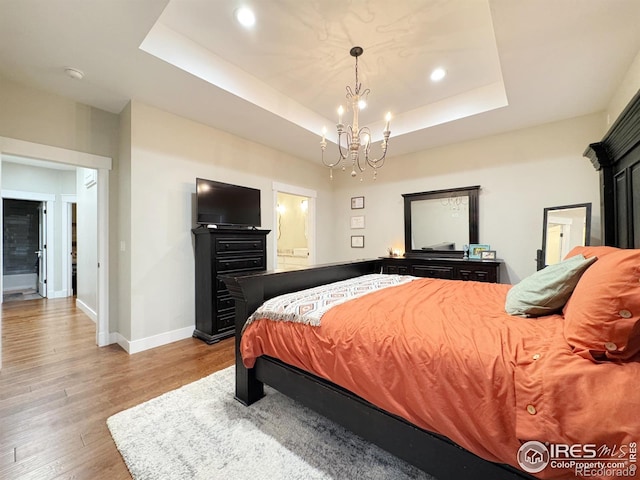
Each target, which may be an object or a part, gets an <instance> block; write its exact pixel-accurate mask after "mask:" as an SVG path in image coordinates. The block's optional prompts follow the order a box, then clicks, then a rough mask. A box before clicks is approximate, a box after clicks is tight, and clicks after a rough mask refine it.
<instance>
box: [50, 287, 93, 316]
mask: <svg viewBox="0 0 640 480" xmlns="http://www.w3.org/2000/svg"><path fill="white" fill-rule="evenodd" d="M71 295H73V293H72V292H71V291H69V290H58V291H57V292H53V293H52V294H51V296H50V297H49V298H67V297H70V296H71ZM83 312H84V310H83ZM87 315H88V314H87Z"/></svg>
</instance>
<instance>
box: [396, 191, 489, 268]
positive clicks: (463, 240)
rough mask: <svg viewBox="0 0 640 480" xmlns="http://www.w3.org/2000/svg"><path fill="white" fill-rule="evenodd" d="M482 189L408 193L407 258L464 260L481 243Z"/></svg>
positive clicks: (405, 228)
mask: <svg viewBox="0 0 640 480" xmlns="http://www.w3.org/2000/svg"><path fill="white" fill-rule="evenodd" d="M479 190H480V186H479V185H478V186H473V187H461V188H450V189H447V190H434V191H431V192H420V193H405V194H403V195H402V196H403V197H404V251H405V256H408V257H409V256H432V257H462V253H463V252H462V250H463V246H464V245H468V244H470V243H479V242H478V192H479Z"/></svg>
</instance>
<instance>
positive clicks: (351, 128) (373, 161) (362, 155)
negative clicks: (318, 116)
mask: <svg viewBox="0 0 640 480" xmlns="http://www.w3.org/2000/svg"><path fill="white" fill-rule="evenodd" d="M363 52H364V50H363V49H362V47H353V48H352V49H351V50H350V51H349V53H350V54H351V56H352V57H355V59H356V83H355V85H354V88H353V89H351V87H349V86H347V95H346V98H347V102H348V103H347V109H349V108H351V111H352V112H353V122H352V123H351V125H347V128H345V126H344V125H343V124H342V115H343V114H344V108H343V107H342V105H340V107H339V108H338V124H337V125H336V128H337V130H338V159H337V160H336V161H335V162H333V163H330V162H328V161H327V160H325V158H324V151H325V150H326V148H327V141H326V139H325V136H326V133H327V129H326V128H324V129H323V130H322V141H321V142H320V148H321V150H322V163H324V165H325V166H327V167H329V169H330V172H329V177H330V178H333V169H334V167H339V166H340V165H342V170H345V169H346V164H348V163H349V159H351V176H352V177H355V176H356V175H357V174H358V173H357V171H356V168H357V169H358V170H359V171H360V172H364V170H365V167H366V166H367V165H369V166H370V167H371V168H373V179H374V180H375V179H376V177H377V175H378V169H379V168H380V167H382V166H383V165H384V160H385V158H386V156H387V146H388V142H389V135H390V134H391V131H390V130H389V121H390V120H391V113H387V115H386V117H385V120H386V121H387V123H386V126H385V127H384V131H383V132H382V135H383V136H384V139H383V140H382V155H381V156H380V157H379V158H372V157H371V156H370V151H371V132H370V130H369V127H360V125H359V123H358V113H359V112H360V110H362V109H363V108H365V106H366V104H367V97H368V95H369V92H370V90H369V89H368V88H367V89H366V90H364V91H363V90H362V85H361V84H360V83H358V57H359V56H360V55H362V53H363ZM343 136H344V141H345V143H346V146H343ZM343 162H344V163H343ZM360 180H361V181H362V178H360Z"/></svg>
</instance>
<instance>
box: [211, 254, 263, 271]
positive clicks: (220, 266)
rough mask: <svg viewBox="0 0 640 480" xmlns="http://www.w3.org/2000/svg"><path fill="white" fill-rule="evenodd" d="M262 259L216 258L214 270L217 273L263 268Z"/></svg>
mask: <svg viewBox="0 0 640 480" xmlns="http://www.w3.org/2000/svg"><path fill="white" fill-rule="evenodd" d="M264 268H265V265H264V259H263V257H262V256H260V257H240V258H233V257H229V258H218V259H216V270H217V272H218V273H223V272H225V273H226V272H239V271H243V270H258V269H264Z"/></svg>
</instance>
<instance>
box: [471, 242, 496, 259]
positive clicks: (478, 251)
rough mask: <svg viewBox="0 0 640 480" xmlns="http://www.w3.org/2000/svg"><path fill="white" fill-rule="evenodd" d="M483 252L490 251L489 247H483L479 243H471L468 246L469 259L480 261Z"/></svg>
mask: <svg viewBox="0 0 640 480" xmlns="http://www.w3.org/2000/svg"><path fill="white" fill-rule="evenodd" d="M485 250H491V247H490V246H489V245H484V244H481V243H472V244H471V245H469V258H475V259H476V260H480V258H481V255H482V252H484V251H485Z"/></svg>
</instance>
